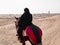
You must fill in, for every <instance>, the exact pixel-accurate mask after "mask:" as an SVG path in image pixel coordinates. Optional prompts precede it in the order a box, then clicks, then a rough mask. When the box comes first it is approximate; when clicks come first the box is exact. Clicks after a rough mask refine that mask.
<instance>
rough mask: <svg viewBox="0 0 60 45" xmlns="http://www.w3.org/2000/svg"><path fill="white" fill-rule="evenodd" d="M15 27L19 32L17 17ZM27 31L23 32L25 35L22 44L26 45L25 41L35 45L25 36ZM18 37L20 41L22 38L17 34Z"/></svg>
mask: <svg viewBox="0 0 60 45" xmlns="http://www.w3.org/2000/svg"><path fill="white" fill-rule="evenodd" d="M15 19H16V20H15V26H16V31H17V30H18V28H19V26H18V21H19V20H18V19H19V18H17V17H15ZM24 32H25V31H23V32H22V35H23V42H22V45H26V43H25V41H29V42H30V43H31V44H32V45H33V43H32V42H31V41H30V39H29V37H28V36H24V34H23V33H24ZM16 36H17V37H18V40H20V36H19V35H18V34H16Z"/></svg>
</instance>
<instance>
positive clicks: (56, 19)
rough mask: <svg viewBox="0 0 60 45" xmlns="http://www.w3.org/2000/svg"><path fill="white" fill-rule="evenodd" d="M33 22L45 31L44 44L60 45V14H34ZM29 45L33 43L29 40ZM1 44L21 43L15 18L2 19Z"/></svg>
mask: <svg viewBox="0 0 60 45" xmlns="http://www.w3.org/2000/svg"><path fill="white" fill-rule="evenodd" d="M33 23H34V24H35V25H37V26H39V27H40V28H41V29H42V31H43V37H42V43H43V45H60V43H59V42H60V15H55V16H50V17H45V18H42V17H39V16H37V17H36V16H34V18H33ZM26 44H27V45H31V44H30V43H29V42H28V41H27V42H26ZM0 45H21V43H19V41H18V40H17V37H16V28H15V23H14V19H0Z"/></svg>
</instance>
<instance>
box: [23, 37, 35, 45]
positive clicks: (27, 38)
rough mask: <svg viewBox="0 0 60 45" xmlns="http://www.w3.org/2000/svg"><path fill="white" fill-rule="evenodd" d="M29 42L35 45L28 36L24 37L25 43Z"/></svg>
mask: <svg viewBox="0 0 60 45" xmlns="http://www.w3.org/2000/svg"><path fill="white" fill-rule="evenodd" d="M27 40H28V41H29V42H30V43H31V45H35V44H33V43H32V42H31V40H30V39H29V37H28V36H24V41H27Z"/></svg>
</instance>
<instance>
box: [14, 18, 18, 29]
mask: <svg viewBox="0 0 60 45" xmlns="http://www.w3.org/2000/svg"><path fill="white" fill-rule="evenodd" d="M18 21H19V20H18V18H17V17H15V26H16V29H17V28H18Z"/></svg>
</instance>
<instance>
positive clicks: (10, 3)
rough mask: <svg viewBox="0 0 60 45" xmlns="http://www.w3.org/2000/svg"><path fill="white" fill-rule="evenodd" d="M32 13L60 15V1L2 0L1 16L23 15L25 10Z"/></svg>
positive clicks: (0, 6)
mask: <svg viewBox="0 0 60 45" xmlns="http://www.w3.org/2000/svg"><path fill="white" fill-rule="evenodd" d="M26 7H27V8H29V10H30V13H32V14H36V13H48V11H50V12H51V13H60V0H0V14H22V13H23V12H24V8H26Z"/></svg>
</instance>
